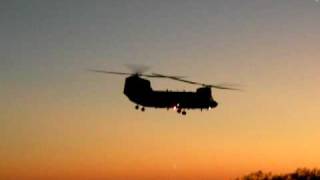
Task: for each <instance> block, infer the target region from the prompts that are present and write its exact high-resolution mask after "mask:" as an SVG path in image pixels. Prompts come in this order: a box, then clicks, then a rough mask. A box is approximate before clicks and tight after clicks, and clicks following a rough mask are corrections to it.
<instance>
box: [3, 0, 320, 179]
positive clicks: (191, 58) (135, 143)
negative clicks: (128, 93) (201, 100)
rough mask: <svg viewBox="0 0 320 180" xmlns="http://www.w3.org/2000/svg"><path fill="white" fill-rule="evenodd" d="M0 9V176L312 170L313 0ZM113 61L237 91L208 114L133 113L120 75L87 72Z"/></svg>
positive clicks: (219, 94)
mask: <svg viewBox="0 0 320 180" xmlns="http://www.w3.org/2000/svg"><path fill="white" fill-rule="evenodd" d="M0 4H1V5H0V27H1V28H0V39H1V41H0V85H1V86H0V99H1V101H0V138H1V142H0V159H4V161H2V162H0V169H1V170H0V177H1V176H3V177H11V176H12V174H15V173H14V171H15V170H16V171H17V172H19V173H18V174H20V176H21V177H29V176H30V177H49V176H50V177H51V176H52V177H60V178H67V177H68V176H66V174H68V175H70V174H71V176H72V177H77V176H79V177H83V174H81V173H84V174H85V175H87V176H88V177H90V176H94V175H96V177H98V176H99V177H112V176H114V177H118V176H120V175H121V174H123V173H125V172H126V173H127V176H128V177H138V179H139V177H140V178H141V177H144V176H143V175H145V176H150V177H158V176H159V175H163V176H164V177H174V178H176V179H179V178H180V179H181V178H183V177H188V176H189V177H199V174H205V175H206V177H208V178H209V177H215V178H217V177H220V178H221V177H222V178H229V177H235V176H237V175H241V174H243V173H246V172H248V171H252V170H258V169H263V170H272V171H276V172H282V171H286V170H292V169H294V168H296V167H301V166H307V167H314V166H316V165H319V163H320V156H319V153H318V152H320V146H319V144H318V143H317V141H318V140H319V138H320V133H319V131H318V130H319V129H318V127H319V126H320V123H319V118H320V113H319V110H318V109H319V107H320V96H319V92H320V91H319V90H320V85H319V82H320V77H319V67H320V61H319V58H320V49H319V42H320V34H319V32H320V21H319V17H320V4H319V3H318V2H317V1H314V0H241V1H239V0H211V1H191V0H190V1H189V0H184V1H178V0H176V1H174V0H173V1H144V0H141V1H129V0H128V1H124V0H121V1H80V0H78V1H71V0H70V1H40V0H39V1H35V0H31V1H15V0H12V1H1V3H0ZM124 64H143V65H148V66H151V67H152V69H151V70H150V71H151V72H159V73H169V74H177V75H185V76H187V77H188V78H189V79H190V80H197V81H203V82H207V83H210V82H218V83H219V82H231V83H239V84H242V85H243V88H244V90H245V91H244V92H241V93H239V92H226V91H219V90H217V91H214V97H215V99H216V100H217V101H218V102H219V103H220V106H218V108H217V109H215V110H213V111H211V112H203V113H200V112H198V111H190V112H189V113H188V116H187V117H181V116H178V115H177V114H175V113H173V112H167V111H165V110H152V109H150V110H147V112H146V113H140V112H137V111H135V110H134V109H133V106H134V104H132V103H130V102H129V101H128V100H127V98H126V97H125V96H123V95H122V88H123V78H121V77H117V76H116V77H114V76H107V75H106V76H104V75H101V74H94V73H90V72H87V71H86V69H87V68H98V69H106V70H119V71H127V70H128V69H126V67H125V66H124ZM152 85H153V87H154V88H155V89H167V88H168V89H180V90H181V89H187V90H194V89H195V88H196V87H194V86H190V85H185V84H181V83H176V82H171V81H163V80H154V81H152ZM75 154H76V155H75ZM106 154H108V155H106ZM141 154H143V155H141ZM79 157H81V158H79ZM128 159H129V160H128ZM248 159H250V161H249V160H248ZM79 164H81V165H82V168H83V169H81V168H79V166H80V165H79ZM110 164H112V165H110ZM25 167H30V168H29V169H27V170H23V169H24V168H25ZM39 167H44V169H42V170H40V171H39V172H33V170H32V169H36V168H39ZM136 167H144V168H145V169H148V170H150V172H152V173H149V174H148V173H145V174H144V173H143V171H142V170H139V169H136ZM156 167H158V168H156ZM173 167H174V168H173ZM13 169H15V170H13ZM79 169H80V170H79ZM97 169H98V170H97ZM228 169H230V170H228ZM97 172H98V173H97ZM190 172H192V173H191V174H190ZM209 172H214V173H209ZM188 173H189V174H188ZM79 174H80V175H79ZM97 174H98V175H97ZM110 174H112V176H111V175H110Z"/></svg>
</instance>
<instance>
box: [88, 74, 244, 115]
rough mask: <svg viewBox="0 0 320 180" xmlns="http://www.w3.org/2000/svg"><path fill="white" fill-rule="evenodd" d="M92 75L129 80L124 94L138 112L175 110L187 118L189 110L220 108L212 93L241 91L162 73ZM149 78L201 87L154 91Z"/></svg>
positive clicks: (126, 82) (125, 85)
mask: <svg viewBox="0 0 320 180" xmlns="http://www.w3.org/2000/svg"><path fill="white" fill-rule="evenodd" d="M89 71H91V72H96V73H104V74H113V75H124V76H128V77H127V78H126V79H125V84H124V90H123V93H124V94H125V95H126V96H127V97H128V98H129V100H130V101H132V102H133V103H135V104H136V106H135V109H137V110H139V109H140V110H141V111H142V112H143V111H145V108H146V107H152V108H166V109H167V110H169V109H173V110H175V111H176V112H177V113H179V114H182V115H186V114H187V112H186V110H189V109H200V110H201V111H202V110H203V109H206V110H210V109H212V108H215V107H217V106H218V103H217V102H216V101H215V100H214V99H213V97H212V94H211V93H212V92H211V89H212V88H215V89H222V90H240V89H237V88H232V87H228V86H223V85H214V84H204V83H200V82H195V81H189V80H186V79H184V78H183V77H181V76H170V75H163V74H158V73H151V74H145V73H142V71H141V70H140V71H139V70H137V71H136V72H134V73H127V72H115V71H105V70H97V69H89ZM143 77H144V78H143ZM145 78H163V79H171V80H175V81H180V82H184V83H188V84H193V85H198V86H200V87H199V88H197V89H196V91H189V92H188V91H169V90H165V91H160V90H153V89H152V87H151V83H150V81H149V80H147V79H145Z"/></svg>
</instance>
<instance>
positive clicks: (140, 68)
mask: <svg viewBox="0 0 320 180" xmlns="http://www.w3.org/2000/svg"><path fill="white" fill-rule="evenodd" d="M125 66H126V67H127V68H128V69H130V70H131V71H132V72H134V73H135V74H143V73H144V72H146V71H148V70H149V69H150V67H149V66H145V65H139V64H126V65H125Z"/></svg>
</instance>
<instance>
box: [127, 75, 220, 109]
mask: <svg viewBox="0 0 320 180" xmlns="http://www.w3.org/2000/svg"><path fill="white" fill-rule="evenodd" d="M124 94H125V95H126V96H127V97H128V98H129V99H130V100H131V101H132V102H133V103H135V104H137V105H140V106H142V107H154V108H167V109H170V108H174V109H178V110H181V109H182V110H184V109H211V108H215V107H217V105H218V103H217V102H216V101H215V100H214V99H213V98H212V94H211V88H210V87H201V88H198V89H197V90H196V91H195V92H186V91H156V90H153V89H152V87H151V83H150V81H149V80H147V79H143V78H141V77H139V76H138V75H132V76H129V77H127V78H126V81H125V86H124Z"/></svg>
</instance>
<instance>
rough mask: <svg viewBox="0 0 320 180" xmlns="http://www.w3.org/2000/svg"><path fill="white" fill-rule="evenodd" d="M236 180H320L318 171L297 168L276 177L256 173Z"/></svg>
mask: <svg viewBox="0 0 320 180" xmlns="http://www.w3.org/2000/svg"><path fill="white" fill-rule="evenodd" d="M236 180H320V169H316V168H315V169H307V168H299V169H297V170H296V171H295V172H293V173H288V174H276V175H273V174H272V173H271V172H268V173H264V172H262V171H257V172H254V173H250V174H248V175H245V176H243V177H241V178H236Z"/></svg>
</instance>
